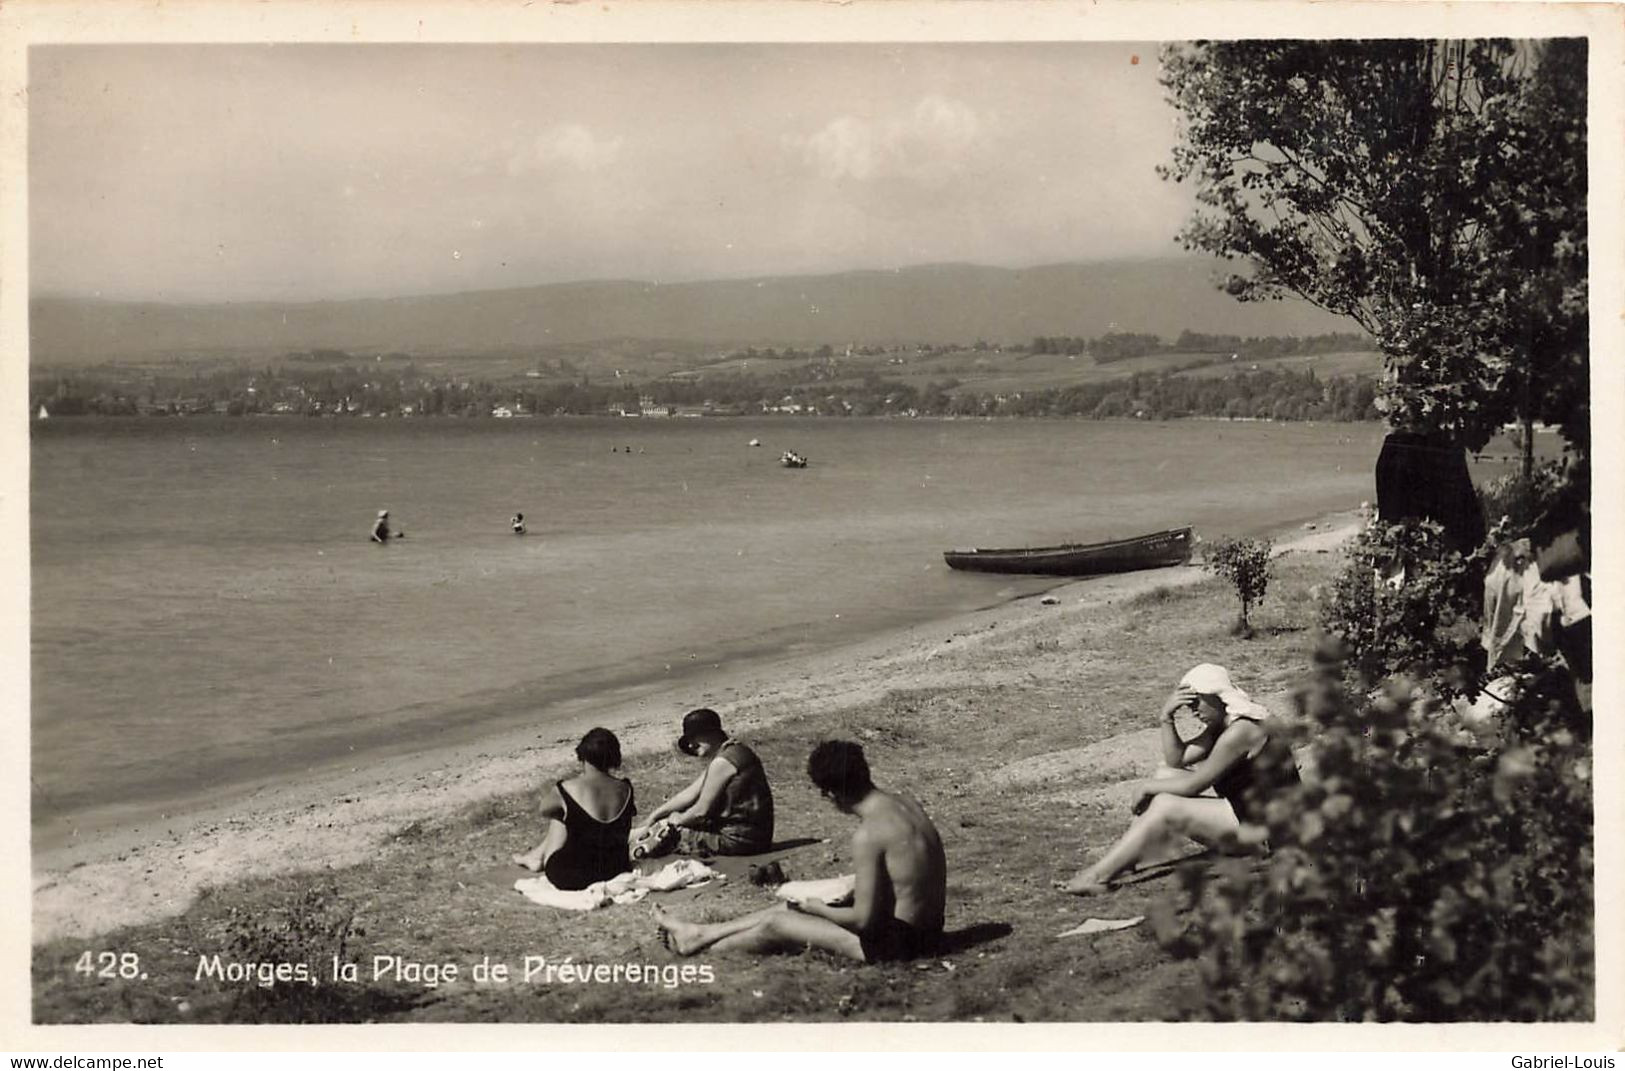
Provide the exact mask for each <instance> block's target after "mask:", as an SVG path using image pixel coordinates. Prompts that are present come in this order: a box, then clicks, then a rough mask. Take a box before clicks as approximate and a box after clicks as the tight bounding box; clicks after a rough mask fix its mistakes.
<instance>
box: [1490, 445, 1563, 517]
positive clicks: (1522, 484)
mask: <svg viewBox="0 0 1625 1071" xmlns="http://www.w3.org/2000/svg"><path fill="white" fill-rule="evenodd" d="M1572 476H1573V474H1572V473H1571V472H1570V468H1569V464H1568V460H1567V459H1566V458H1563V459H1559V460H1556V461H1548V462H1546V463H1545V464H1542V465H1537V466H1536V467H1535V470H1534V472H1532V473H1531V474H1530V477H1529V479H1527V480H1526V479H1524V477H1523V473H1521V472H1510V473H1507V474H1506V475H1505V476H1501V477H1498V478H1496V479H1494V480H1491V481H1490V482H1488V483H1486V484H1485V485H1484V486H1483V487H1480V488H1479V489H1478V498H1479V501H1480V502H1482V503H1483V505H1484V522H1485V527H1487V528H1494V527H1495V526H1496V525H1498V524H1502V523H1505V524H1506V525H1507V527H1508V529H1509V533H1510V534H1511V535H1513V536H1521V535H1527V534H1528V531H1529V529H1530V528H1531V527H1533V525H1534V523H1535V521H1536V520H1537V519H1539V517H1540V516H1541V515H1542V514H1543V513H1545V512H1546V510H1547V509H1549V508H1550V507H1551V506H1552V504H1553V503H1555V502H1556V501H1557V499H1558V497H1559V496H1560V495H1561V494H1562V493H1563V491H1564V489H1565V488H1566V487H1567V486H1568V484H1569V482H1570V480H1571V479H1572Z"/></svg>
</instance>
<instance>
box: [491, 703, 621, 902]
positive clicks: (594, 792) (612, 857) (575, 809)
mask: <svg viewBox="0 0 1625 1071" xmlns="http://www.w3.org/2000/svg"><path fill="white" fill-rule="evenodd" d="M576 758H578V759H580V760H581V770H580V772H579V773H577V774H576V775H575V776H574V777H572V778H569V779H568V780H564V781H559V782H556V783H555V784H554V786H553V791H551V792H549V793H547V794H546V796H545V797H544V798H543V800H542V817H543V818H545V819H546V820H547V835H546V836H545V837H543V838H542V843H541V844H539V845H537V846H536V847H535V848H533V849H532V850H530V851H528V852H526V853H525V854H523V855H516V856H514V857H513V861H514V862H515V863H518V864H519V865H520V866H522V867H524V868H525V869H526V870H540V871H541V872H542V873H544V874H546V875H547V880H548V881H550V882H552V883H553V887H554V888H557V889H567V890H568V889H585V888H586V887H587V886H589V885H591V884H593V883H594V882H598V881H608V880H609V879H610V878H613V877H615V876H616V875H617V874H624V873H625V872H626V871H628V870H631V869H632V860H631V858H630V856H629V855H628V853H627V847H626V840H627V834H628V833H630V832H631V829H632V818H633V816H634V815H636V814H637V813H638V809H637V804H636V803H635V802H633V799H632V782H630V781H628V780H626V779H625V778H621V777H615V776H613V774H612V773H611V772H610V771H612V770H617V769H620V765H621V742H620V741H619V740H617V739H616V738H615V734H614V733H612V732H610V731H609V730H608V729H593V730H591V731H589V732H588V733H587V735H586V736H583V737H582V738H581V743H579V744H577V745H576Z"/></svg>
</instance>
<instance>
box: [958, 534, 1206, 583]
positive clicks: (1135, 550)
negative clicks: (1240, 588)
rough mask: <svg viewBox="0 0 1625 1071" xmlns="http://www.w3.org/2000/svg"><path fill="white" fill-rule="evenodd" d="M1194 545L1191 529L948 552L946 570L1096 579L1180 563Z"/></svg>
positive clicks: (1188, 557) (1189, 554) (1186, 559)
mask: <svg viewBox="0 0 1625 1071" xmlns="http://www.w3.org/2000/svg"><path fill="white" fill-rule="evenodd" d="M1195 542H1196V539H1195V537H1194V535H1193V534H1192V532H1191V529H1189V528H1170V529H1168V530H1167V531H1165V532H1152V533H1150V534H1148V535H1142V536H1135V537H1134V538H1132V539H1112V540H1108V541H1106V542H1104V543H1065V544H1062V545H1061V546H1058V547H1009V548H998V549H990V548H984V547H976V548H974V549H972V550H949V551H944V552H943V555H942V557H943V559H944V560H946V561H947V563H948V566H949V568H952V569H968V570H971V571H974V572H979V573H1037V574H1041V575H1045V576H1094V575H1096V574H1099V573H1129V572H1133V571H1134V570H1136V569H1158V568H1161V567H1163V566H1167V565H1184V564H1185V563H1186V562H1188V561H1190V560H1191V549H1192V546H1193V544H1194V543H1195Z"/></svg>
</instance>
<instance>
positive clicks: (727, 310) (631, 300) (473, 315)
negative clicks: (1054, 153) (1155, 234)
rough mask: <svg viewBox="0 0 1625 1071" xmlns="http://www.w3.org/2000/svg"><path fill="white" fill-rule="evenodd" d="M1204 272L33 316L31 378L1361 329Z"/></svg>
mask: <svg viewBox="0 0 1625 1071" xmlns="http://www.w3.org/2000/svg"><path fill="white" fill-rule="evenodd" d="M1219 267H1220V266H1219V265H1217V264H1216V262H1214V261H1211V260H1208V259H1197V258H1173V259H1162V260H1140V261H1113V262H1104V263H1094V264H1056V265H1049V266H1045V267H1037V268H1023V269H1009V268H988V267H976V266H970V265H942V266H928V267H914V268H902V269H898V270H895V271H855V272H843V273H840V274H836V275H817V276H795V277H778V278H761V279H734V280H714V281H706V282H692V283H673V284H661V283H654V282H635V281H605V282H578V283H559V284H553V285H548V286H535V287H526V288H523V289H516V290H489V291H478V292H471V293H461V294H436V295H430V296H419V297H401V298H392V299H384V300H353V301H324V302H307V303H288V304H284V303H250V304H220V305H165V304H151V303H132V302H113V301H100V300H89V299H83V298H72V297H37V298H34V299H33V300H31V301H30V302H29V310H30V317H31V322H30V328H29V336H30V340H31V343H32V360H33V362H34V363H35V364H36V365H52V364H82V363H87V362H93V361H108V360H111V361H116V360H118V359H120V358H151V357H153V356H158V355H173V356H182V357H184V356H186V355H189V354H197V355H205V354H207V355H215V356H224V355H229V354H243V355H259V354H275V353H283V352H287V351H292V350H310V349H316V348H333V349H342V350H348V351H351V352H356V353H374V352H383V351H401V352H405V353H411V354H489V353H497V352H503V351H512V350H516V349H517V350H523V349H532V348H534V349H542V348H545V347H549V346H554V345H557V344H561V343H580V342H588V341H593V340H598V339H609V338H632V339H668V340H673V339H676V340H686V341H690V342H697V343H707V344H715V345H718V346H731V345H761V346H784V345H798V346H799V345H816V344H820V343H830V344H831V345H842V344H845V343H849V342H852V343H861V344H870V345H874V344H896V343H912V342H927V343H946V342H964V343H967V344H968V343H970V342H973V341H975V340H977V339H987V340H989V341H999V342H1024V341H1026V340H1028V339H1031V338H1033V337H1034V336H1037V335H1074V336H1095V335H1101V334H1104V333H1106V332H1108V331H1135V332H1147V333H1153V334H1160V335H1163V336H1165V337H1168V338H1170V339H1171V338H1172V337H1173V336H1175V335H1177V334H1178V333H1179V332H1180V331H1181V330H1183V329H1186V328H1189V329H1190V330H1193V331H1201V332H1207V333H1213V334H1240V335H1310V334H1319V333H1323V332H1330V331H1349V330H1356V328H1355V327H1354V325H1352V324H1351V323H1350V322H1349V321H1347V320H1345V319H1343V318H1341V317H1335V316H1331V315H1328V314H1327V313H1324V312H1321V311H1320V310H1318V309H1315V308H1313V307H1312V306H1309V305H1307V304H1305V303H1303V302H1300V301H1282V302H1271V303H1264V304H1242V303H1240V302H1237V301H1236V300H1235V299H1233V298H1231V297H1229V296H1227V295H1226V294H1224V293H1223V292H1221V291H1219V290H1217V289H1215V287H1214V285H1213V281H1212V280H1213V278H1214V276H1215V275H1216V274H1217V272H1218V269H1219Z"/></svg>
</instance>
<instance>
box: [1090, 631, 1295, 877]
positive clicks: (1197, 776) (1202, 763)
mask: <svg viewBox="0 0 1625 1071" xmlns="http://www.w3.org/2000/svg"><path fill="white" fill-rule="evenodd" d="M1181 708H1184V709H1187V710H1189V711H1191V712H1192V713H1194V714H1195V715H1196V716H1197V717H1198V718H1200V719H1201V720H1202V725H1203V727H1202V731H1201V732H1200V733H1198V734H1197V735H1196V736H1194V737H1192V738H1191V739H1189V740H1186V739H1184V738H1182V737H1181V736H1180V735H1179V730H1178V728H1177V727H1176V726H1175V724H1174V715H1175V714H1177V713H1178V712H1179V711H1180V709H1181ZM1268 717H1269V711H1267V710H1265V709H1264V708H1263V707H1261V706H1259V705H1258V704H1257V703H1255V702H1253V701H1252V700H1251V699H1250V698H1248V696H1247V693H1246V692H1244V691H1242V690H1241V689H1240V688H1237V687H1236V685H1235V683H1234V682H1233V681H1231V679H1230V674H1229V673H1228V672H1227V671H1226V670H1225V668H1224V667H1223V666H1216V665H1213V664H1212V663H1207V662H1204V663H1203V664H1202V665H1199V666H1196V667H1195V668H1193V669H1192V670H1191V671H1190V672H1189V673H1186V674H1185V676H1184V677H1182V678H1180V681H1179V686H1178V687H1177V688H1175V689H1174V691H1173V694H1171V695H1170V696H1169V697H1168V700H1167V702H1165V703H1163V705H1162V713H1161V715H1160V720H1161V726H1162V758H1163V762H1164V763H1166V764H1167V766H1168V767H1170V769H1169V770H1168V771H1167V776H1158V777H1156V778H1153V779H1151V780H1149V781H1144V782H1142V783H1141V784H1140V786H1139V789H1140V791H1139V795H1138V797H1137V798H1136V800H1135V803H1134V807H1133V811H1134V814H1135V816H1136V817H1135V819H1134V821H1133V822H1132V823H1131V824H1130V825H1129V827H1128V831H1127V832H1125V833H1124V834H1123V835H1122V836H1121V837H1120V838H1118V841H1117V843H1116V844H1114V845H1112V847H1111V850H1109V851H1108V852H1107V853H1106V854H1105V855H1104V856H1102V857H1101V858H1100V859H1099V860H1098V861H1097V862H1095V863H1094V864H1092V865H1090V866H1088V867H1085V868H1084V869H1083V870H1081V871H1079V872H1078V874H1077V876H1076V877H1074V878H1073V879H1072V880H1071V881H1069V882H1066V883H1065V884H1064V885H1062V886H1061V888H1062V889H1063V890H1064V891H1066V892H1069V893H1073V894H1075V895H1078V896H1090V895H1093V894H1095V893H1100V892H1104V891H1106V889H1107V888H1108V886H1109V884H1110V882H1111V881H1112V879H1113V878H1115V877H1117V876H1118V875H1119V874H1121V873H1123V872H1124V871H1126V870H1129V869H1130V868H1132V867H1134V866H1137V865H1139V864H1140V863H1142V862H1145V861H1147V860H1156V859H1161V858H1165V857H1166V856H1167V853H1168V850H1169V846H1170V843H1171V842H1172V840H1173V838H1174V837H1176V836H1181V837H1188V838H1190V839H1191V840H1194V841H1197V842H1199V843H1201V844H1205V845H1208V846H1210V847H1216V848H1223V849H1228V850H1235V849H1238V848H1240V849H1256V848H1259V847H1261V846H1262V845H1263V844H1264V839H1265V833H1266V830H1265V828H1264V808H1265V807H1266V806H1267V804H1268V802H1269V800H1270V798H1271V797H1272V796H1274V795H1276V794H1278V793H1281V792H1283V791H1286V790H1287V789H1289V788H1290V787H1291V786H1293V785H1296V784H1297V783H1298V771H1297V767H1296V766H1295V765H1294V764H1293V761H1292V752H1291V750H1290V749H1289V748H1288V747H1287V746H1286V744H1285V742H1284V741H1282V740H1280V739H1279V738H1277V737H1272V736H1271V735H1270V733H1269V730H1268V729H1266V728H1265V725H1264V719H1266V718H1268ZM1207 789H1212V790H1213V791H1214V792H1215V793H1216V794H1217V798H1214V797H1211V796H1203V795H1201V793H1202V792H1204V791H1205V790H1207Z"/></svg>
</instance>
